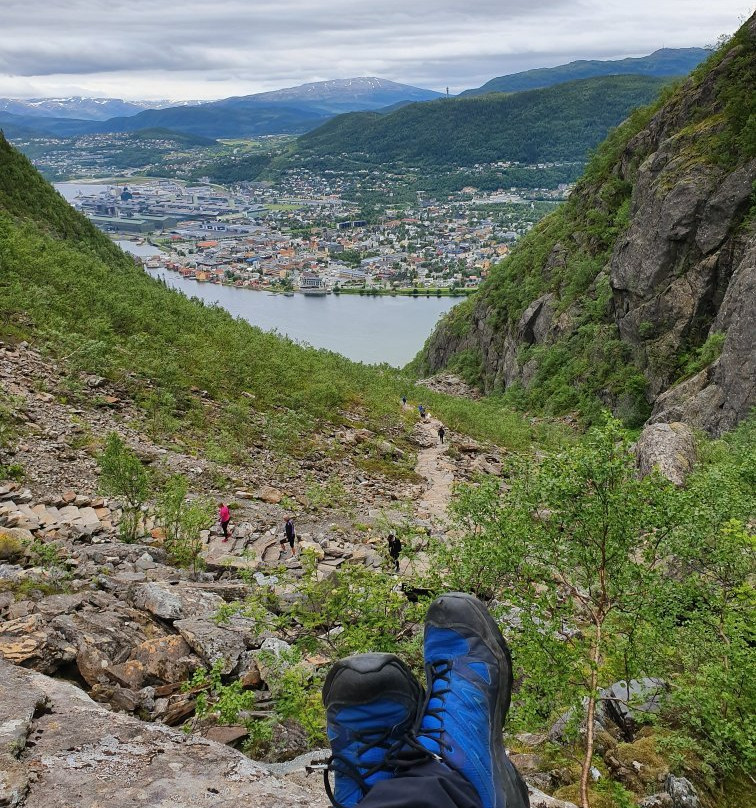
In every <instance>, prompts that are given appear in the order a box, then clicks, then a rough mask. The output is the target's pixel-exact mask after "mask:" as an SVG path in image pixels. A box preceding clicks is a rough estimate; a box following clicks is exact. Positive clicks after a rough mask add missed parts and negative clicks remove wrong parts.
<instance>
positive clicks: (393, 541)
mask: <svg viewBox="0 0 756 808" xmlns="http://www.w3.org/2000/svg"><path fill="white" fill-rule="evenodd" d="M388 551H389V555H390V556H391V558H392V559H393V560H394V570H395V571H396V572H399V553H401V552H402V542H401V540H400V539H398V538H397V537H396V536H395V535H394V534H393V533H389V537H388Z"/></svg>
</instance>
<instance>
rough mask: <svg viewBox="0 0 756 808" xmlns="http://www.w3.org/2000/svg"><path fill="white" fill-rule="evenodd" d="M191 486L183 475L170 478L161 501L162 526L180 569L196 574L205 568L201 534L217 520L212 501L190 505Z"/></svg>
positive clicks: (169, 548) (160, 519) (160, 497)
mask: <svg viewBox="0 0 756 808" xmlns="http://www.w3.org/2000/svg"><path fill="white" fill-rule="evenodd" d="M188 490H189V484H188V481H187V479H186V477H184V476H183V475H182V474H175V475H174V476H172V477H170V478H169V479H168V481H167V482H166V484H165V486H164V487H163V490H162V492H161V493H160V496H159V497H158V501H157V509H156V510H157V518H158V524H159V525H160V526H161V527H162V528H163V530H164V531H165V549H166V551H167V553H168V555H169V556H170V558H171V560H172V561H173V563H174V564H176V566H178V567H189V568H190V569H191V570H192V574H193V575H194V576H195V578H196V577H197V573H198V572H199V570H200V569H202V568H203V567H204V560H203V558H202V544H203V542H202V537H201V535H200V534H201V531H203V530H205V529H207V528H209V527H210V525H211V524H212V522H213V519H214V517H215V510H214V507H213V504H212V503H211V502H210V501H208V500H199V499H197V500H193V501H187V499H186V497H187V493H188Z"/></svg>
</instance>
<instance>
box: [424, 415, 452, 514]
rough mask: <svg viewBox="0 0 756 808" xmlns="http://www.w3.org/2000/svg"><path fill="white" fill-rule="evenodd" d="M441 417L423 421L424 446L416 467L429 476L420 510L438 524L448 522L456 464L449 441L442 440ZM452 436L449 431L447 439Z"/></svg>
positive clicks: (425, 477)
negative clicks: (450, 451) (449, 447)
mask: <svg viewBox="0 0 756 808" xmlns="http://www.w3.org/2000/svg"><path fill="white" fill-rule="evenodd" d="M440 426H441V421H439V420H438V419H436V418H433V417H428V418H427V419H426V420H425V422H422V423H420V424H419V427H420V430H421V432H420V434H422V435H423V444H424V448H422V449H420V450H419V451H418V453H417V465H416V466H415V471H416V472H417V473H418V474H419V475H420V476H421V477H423V478H424V479H425V480H426V483H427V487H426V489H425V491H424V492H423V494H422V496H421V497H420V500H419V502H418V503H417V513H418V515H419V516H420V517H421V518H425V519H429V520H430V521H431V523H432V524H433V525H434V526H439V525H443V524H445V522H446V509H447V507H448V505H449V502H450V501H451V495H452V486H453V485H454V470H455V464H454V462H453V461H452V460H451V459H450V458H449V455H448V454H447V451H446V450H447V448H448V445H449V444H448V443H443V444H442V443H441V441H440V440H439V437H438V429H439V427H440ZM449 438H450V436H449V434H448V432H447V434H446V436H445V440H448V439H449Z"/></svg>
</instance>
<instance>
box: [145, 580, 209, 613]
mask: <svg viewBox="0 0 756 808" xmlns="http://www.w3.org/2000/svg"><path fill="white" fill-rule="evenodd" d="M129 597H130V600H131V603H132V605H133V606H134V608H136V609H142V610H144V611H148V612H151V613H152V614H154V615H155V616H156V617H160V618H162V619H163V620H181V619H182V618H187V617H205V616H207V615H213V614H215V613H216V612H217V611H218V609H219V608H220V607H221V606H222V605H223V603H224V600H223V598H222V597H220V595H216V594H214V593H213V592H208V591H206V590H204V589H202V588H198V587H195V586H192V584H191V583H188V582H184V581H182V582H179V583H176V584H169V583H167V582H165V581H154V582H150V583H143V584H135V585H134V586H133V587H132V588H131V591H130V592H129Z"/></svg>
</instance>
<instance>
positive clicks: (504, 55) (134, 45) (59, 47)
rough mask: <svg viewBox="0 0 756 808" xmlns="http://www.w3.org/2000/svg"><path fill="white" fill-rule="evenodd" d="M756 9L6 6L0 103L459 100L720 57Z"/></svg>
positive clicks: (593, 4)
mask: <svg viewBox="0 0 756 808" xmlns="http://www.w3.org/2000/svg"><path fill="white" fill-rule="evenodd" d="M753 9H754V3H753V0H630V1H629V0H372V1H370V0H181V2H178V1H177V0H162V2H161V0H128V2H126V1H125V0H0V96H10V97H19V98H20V97H34V96H56V95H85V96H114V97H120V98H128V99H139V98H145V99H156V98H171V99H210V98H223V97H227V96H230V95H243V94H248V93H254V92H261V91H264V90H274V89H279V88H281V87H290V86H294V85H297V84H302V83H304V82H309V81H322V80H325V79H334V78H350V77H354V76H380V77H382V78H387V79H392V80H393V81H398V82H402V83H405V84H413V85H415V86H420V87H427V88H430V89H435V90H441V91H443V90H444V89H445V88H446V87H447V86H448V87H449V89H450V90H451V92H452V93H454V92H459V91H460V90H463V89H466V88H469V87H477V86H479V85H481V84H483V83H484V82H485V81H488V80H489V79H491V78H493V77H494V76H501V75H505V74H507V73H513V72H516V71H519V70H527V69H529V68H532V67H544V66H552V65H557V64H563V63H565V62H568V61H571V60H573V59H592V58H595V59H616V58H622V57H625V56H642V55H645V54H647V53H650V52H651V51H654V50H656V49H657V48H661V47H690V46H706V45H711V44H715V43H716V41H717V39H718V38H719V37H720V36H721V35H723V34H731V33H733V32H734V31H735V30H736V29H737V27H738V26H739V25H740V24H741V23H742V22H743V21H744V20H745V19H746V18H747V17H748V16H750V14H751V13H752V12H753Z"/></svg>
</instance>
